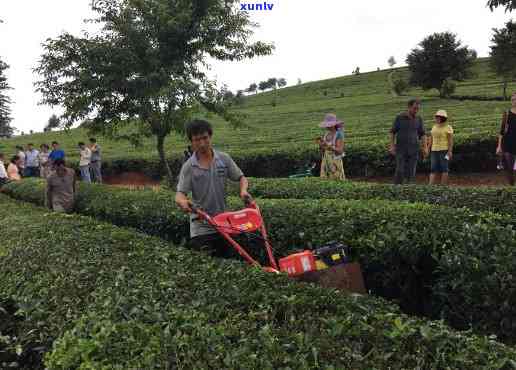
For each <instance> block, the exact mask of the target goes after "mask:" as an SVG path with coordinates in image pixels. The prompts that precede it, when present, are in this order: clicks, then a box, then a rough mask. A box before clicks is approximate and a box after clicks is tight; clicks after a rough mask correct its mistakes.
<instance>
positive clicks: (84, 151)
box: [79, 142, 91, 183]
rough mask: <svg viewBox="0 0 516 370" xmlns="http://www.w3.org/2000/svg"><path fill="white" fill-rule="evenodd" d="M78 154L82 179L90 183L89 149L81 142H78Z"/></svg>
mask: <svg viewBox="0 0 516 370" xmlns="http://www.w3.org/2000/svg"><path fill="white" fill-rule="evenodd" d="M79 154H80V155H81V159H80V160H79V168H80V169H81V178H82V181H84V182H87V183H91V176H90V161H91V150H90V148H88V147H87V146H86V145H85V144H84V143H83V142H80V143H79Z"/></svg>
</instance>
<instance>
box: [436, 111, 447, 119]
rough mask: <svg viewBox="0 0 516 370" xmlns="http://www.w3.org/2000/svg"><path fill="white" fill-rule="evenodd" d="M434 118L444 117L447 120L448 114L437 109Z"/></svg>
mask: <svg viewBox="0 0 516 370" xmlns="http://www.w3.org/2000/svg"><path fill="white" fill-rule="evenodd" d="M435 116H436V117H444V118H448V113H446V111H445V110H444V109H439V110H438V111H437V113H436V114H435Z"/></svg>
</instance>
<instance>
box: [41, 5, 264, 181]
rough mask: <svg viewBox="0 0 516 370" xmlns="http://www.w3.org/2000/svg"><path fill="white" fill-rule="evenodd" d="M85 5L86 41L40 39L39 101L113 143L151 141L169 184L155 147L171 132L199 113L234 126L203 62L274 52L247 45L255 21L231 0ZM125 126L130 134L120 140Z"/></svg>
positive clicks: (159, 147) (62, 37)
mask: <svg viewBox="0 0 516 370" xmlns="http://www.w3.org/2000/svg"><path fill="white" fill-rule="evenodd" d="M92 8H93V11H94V12H95V14H96V18H95V19H94V22H96V23H97V24H99V26H100V30H99V31H98V32H96V33H95V35H90V34H88V33H83V34H82V36H81V37H75V36H73V35H71V34H69V33H63V34H61V35H60V36H59V37H57V38H56V39H48V40H46V42H45V43H44V45H43V47H44V54H43V55H42V57H41V60H40V62H39V64H38V67H37V68H36V69H35V72H37V73H38V74H39V75H40V76H41V79H40V80H39V81H37V82H36V87H37V91H39V92H40V93H41V94H42V95H43V100H42V103H44V104H49V105H51V106H56V105H62V106H63V107H64V113H63V114H62V116H61V119H62V122H64V124H65V125H66V126H70V125H71V124H73V122H76V121H82V120H85V119H88V118H90V119H91V120H92V125H91V127H92V130H95V131H100V132H102V133H105V134H109V135H114V136H115V137H117V138H124V139H129V140H134V141H138V140H140V138H141V137H142V135H146V136H154V137H155V138H156V147H157V150H158V153H159V158H160V160H161V163H162V165H163V166H164V167H165V170H166V173H167V176H168V179H169V181H172V177H173V176H172V172H171V169H170V167H169V165H168V162H167V160H166V155H165V147H164V143H165V139H166V138H167V136H168V135H169V134H170V133H171V132H173V131H174V132H184V127H185V123H186V122H187V121H188V120H189V119H191V117H192V116H193V114H194V113H196V112H198V111H199V110H200V109H205V110H208V111H210V112H214V113H217V114H219V115H221V116H223V117H224V118H225V119H226V120H227V121H229V122H230V123H232V124H233V125H236V124H238V123H239V122H240V119H239V117H238V116H237V115H236V114H235V113H231V112H230V111H229V110H228V107H227V105H225V104H224V101H223V98H222V96H221V93H220V91H218V90H217V89H216V88H215V83H214V82H213V81H210V80H209V79H208V77H207V76H206V74H205V72H204V71H205V70H206V68H205V67H206V66H207V65H208V62H207V60H208V58H209V57H211V58H214V59H216V60H222V61H239V60H243V59H246V58H252V57H254V56H260V55H268V54H270V53H271V52H272V50H273V46H272V45H270V44H267V43H263V42H260V41H258V42H253V43H251V42H250V41H249V40H250V38H251V37H252V35H253V32H252V30H253V28H254V27H255V26H256V25H255V24H254V23H253V22H251V20H250V18H249V14H248V13H247V12H240V11H239V9H240V8H239V1H238V0H174V1H170V0H153V1H142V0H97V1H95V2H93V4H92ZM124 126H127V127H131V128H135V129H136V130H135V131H136V132H131V133H129V134H127V133H125V134H122V133H121V132H122V131H120V129H121V128H122V127H124ZM133 131H134V130H133Z"/></svg>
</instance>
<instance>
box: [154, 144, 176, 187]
mask: <svg viewBox="0 0 516 370" xmlns="http://www.w3.org/2000/svg"><path fill="white" fill-rule="evenodd" d="M157 147H158V153H159V159H160V161H161V165H162V166H163V167H165V170H166V173H167V182H168V185H169V186H170V187H172V186H173V185H174V184H173V182H174V178H173V175H172V170H171V169H170V166H169V165H168V162H167V158H166V156H165V136H163V135H158V143H157Z"/></svg>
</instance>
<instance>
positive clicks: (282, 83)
mask: <svg viewBox="0 0 516 370" xmlns="http://www.w3.org/2000/svg"><path fill="white" fill-rule="evenodd" d="M285 86H287V80H285V79H284V78H283V77H282V78H280V79H278V87H279V88H282V87H285Z"/></svg>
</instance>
